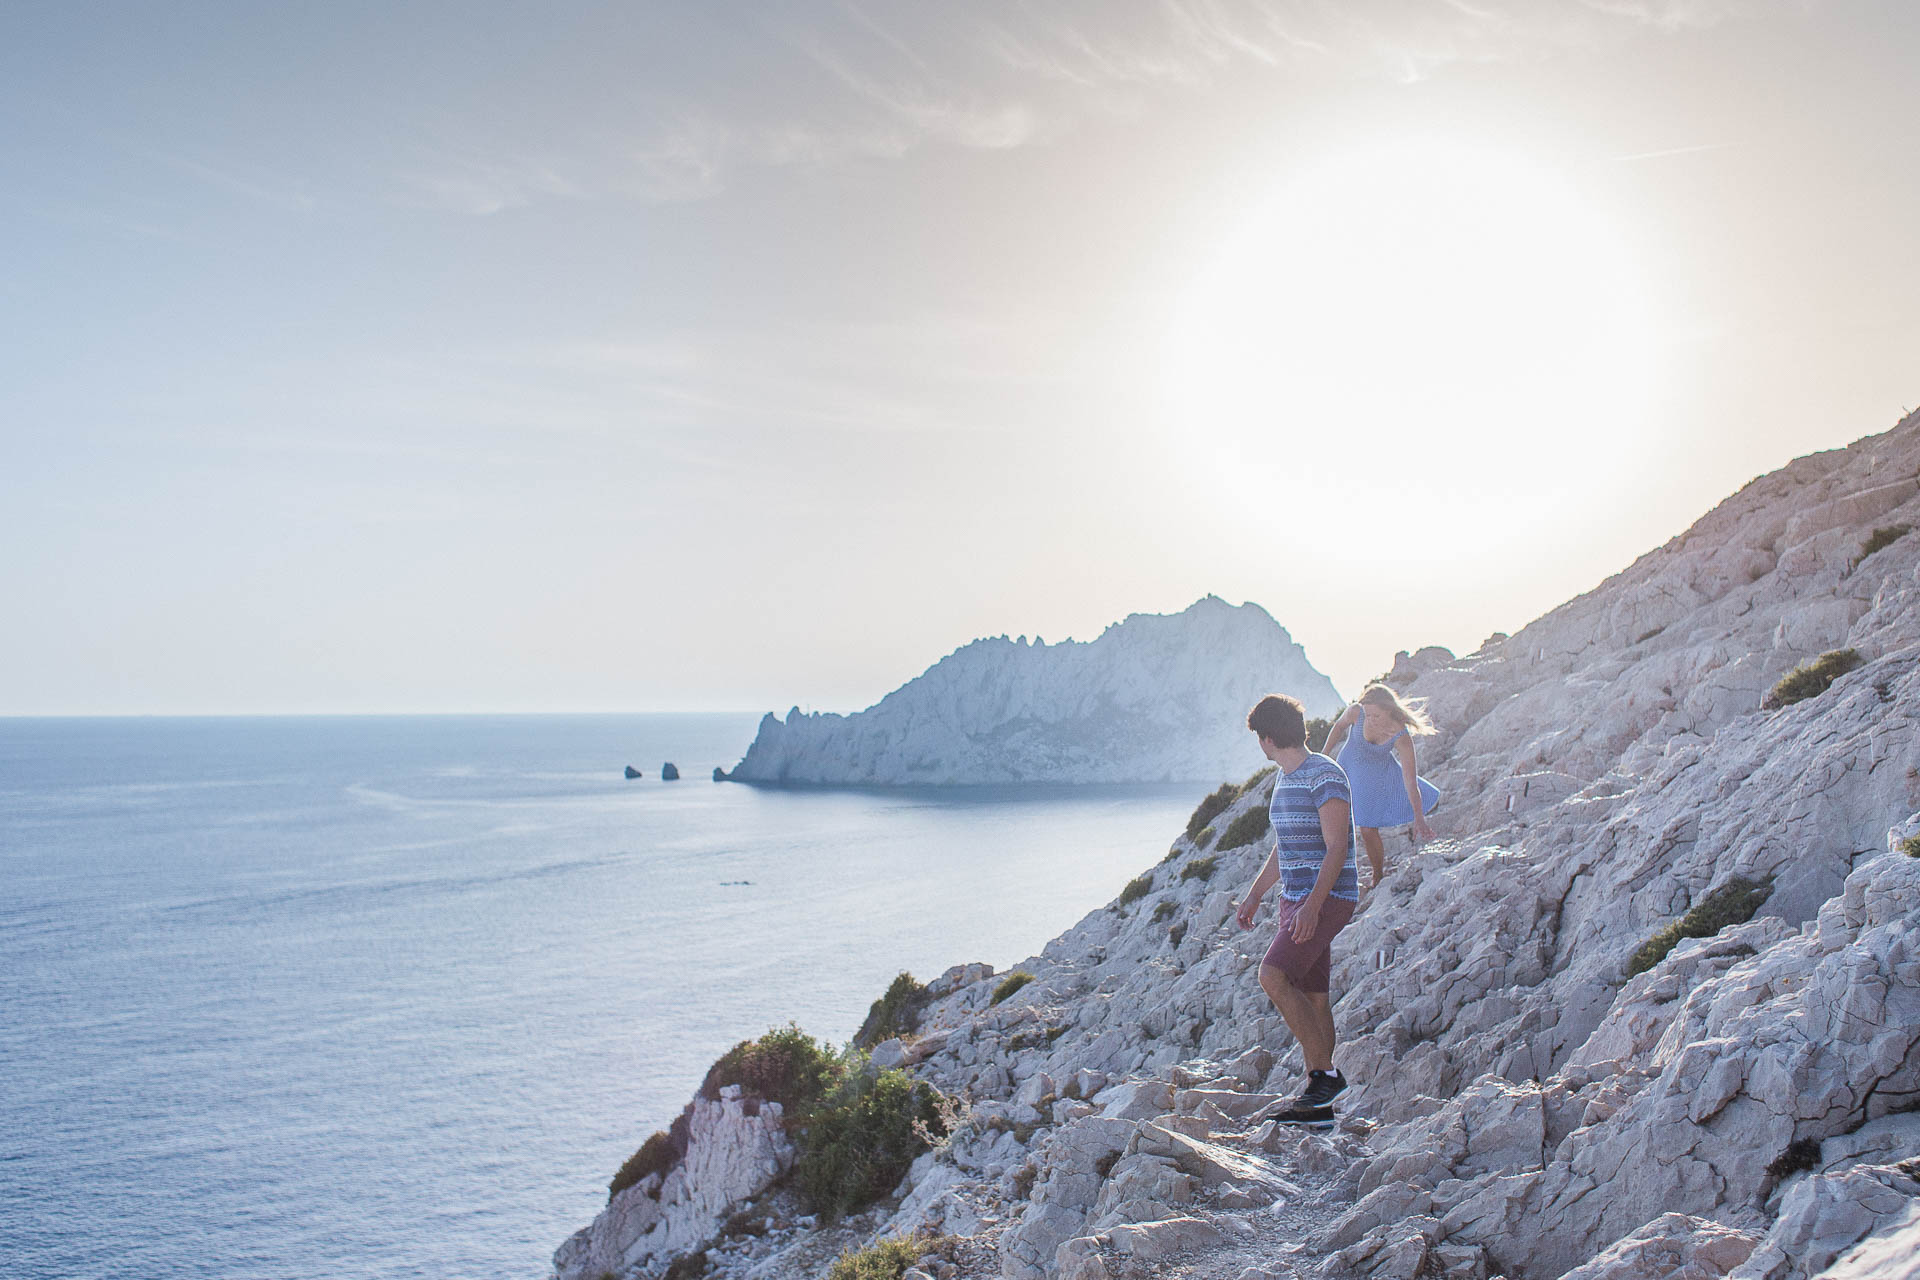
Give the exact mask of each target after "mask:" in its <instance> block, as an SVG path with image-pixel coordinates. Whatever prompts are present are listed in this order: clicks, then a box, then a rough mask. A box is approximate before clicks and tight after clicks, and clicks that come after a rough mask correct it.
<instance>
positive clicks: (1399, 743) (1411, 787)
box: [1393, 734, 1433, 840]
mask: <svg viewBox="0 0 1920 1280" xmlns="http://www.w3.org/2000/svg"><path fill="white" fill-rule="evenodd" d="M1393 754H1395V755H1396V756H1399V757H1400V776H1401V780H1402V781H1403V782H1405V783H1406V784H1407V799H1409V800H1411V801H1412V802H1413V838H1414V839H1415V840H1431V839H1433V828H1432V827H1430V826H1428V825H1427V814H1426V808H1427V807H1426V805H1424V804H1422V803H1421V801H1420V775H1419V774H1418V773H1416V772H1415V771H1414V767H1413V735H1412V734H1402V735H1401V736H1400V737H1399V738H1397V739H1395V740H1394V744H1393Z"/></svg>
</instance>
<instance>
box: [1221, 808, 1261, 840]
mask: <svg viewBox="0 0 1920 1280" xmlns="http://www.w3.org/2000/svg"><path fill="white" fill-rule="evenodd" d="M1268 827H1269V824H1268V822H1267V811H1266V810H1265V809H1263V808H1261V807H1260V806H1259V805H1255V806H1253V808H1251V809H1249V810H1247V811H1246V812H1245V813H1243V814H1241V815H1240V816H1239V817H1237V818H1235V819H1234V820H1233V821H1232V822H1231V823H1229V824H1228V825H1227V832H1226V834H1225V835H1223V836H1221V837H1220V847H1221V848H1222V849H1238V848H1239V847H1240V846H1241V845H1246V844H1252V843H1253V842H1254V841H1256V840H1260V839H1263V838H1265V836H1266V834H1267V830H1268Z"/></svg>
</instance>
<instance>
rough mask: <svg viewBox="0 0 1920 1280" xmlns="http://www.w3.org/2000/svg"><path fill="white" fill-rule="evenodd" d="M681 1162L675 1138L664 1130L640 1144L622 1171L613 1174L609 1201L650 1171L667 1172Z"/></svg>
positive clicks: (611, 1201) (608, 1187)
mask: <svg viewBox="0 0 1920 1280" xmlns="http://www.w3.org/2000/svg"><path fill="white" fill-rule="evenodd" d="M679 1163H680V1153H679V1152H678V1151H676V1150H674V1146H673V1139H672V1138H671V1137H669V1136H668V1135H667V1133H666V1132H665V1131H664V1130H662V1131H661V1132H659V1133H656V1134H654V1135H653V1136H652V1137H651V1138H648V1139H647V1140H646V1141H645V1142H643V1143H641V1144H640V1149H639V1150H638V1151H636V1152H634V1153H633V1154H632V1155H630V1156H628V1157H627V1162H626V1163H625V1164H623V1165H621V1166H620V1171H619V1172H618V1173H616V1174H614V1175H613V1181H612V1182H609V1183H608V1184H607V1203H609V1204H611V1203H613V1198H614V1197H615V1196H617V1195H619V1194H620V1193H621V1192H622V1191H625V1190H626V1189H627V1188H628V1187H630V1186H632V1185H633V1184H634V1183H636V1182H639V1181H640V1180H641V1179H642V1178H645V1177H646V1176H647V1175H648V1174H650V1173H662V1174H663V1173H666V1172H667V1171H668V1170H670V1169H672V1168H673V1166H675V1165H677V1164H679Z"/></svg>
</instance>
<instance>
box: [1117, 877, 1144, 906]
mask: <svg viewBox="0 0 1920 1280" xmlns="http://www.w3.org/2000/svg"><path fill="white" fill-rule="evenodd" d="M1152 892H1153V875H1152V873H1151V872H1149V873H1148V874H1146V875H1144V876H1135V877H1134V878H1133V879H1131V880H1129V881H1127V887H1126V888H1124V889H1122V890H1121V891H1120V902H1119V904H1118V905H1120V906H1121V907H1123V908H1124V907H1130V906H1132V905H1133V904H1134V903H1136V902H1138V901H1140V899H1142V898H1144V897H1146V896H1147V895H1148V894H1149V893H1152Z"/></svg>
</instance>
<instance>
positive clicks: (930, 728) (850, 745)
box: [726, 596, 1343, 786]
mask: <svg viewBox="0 0 1920 1280" xmlns="http://www.w3.org/2000/svg"><path fill="white" fill-rule="evenodd" d="M1268 693H1286V694H1291V695H1292V696H1294V697H1296V698H1298V699H1300V701H1301V702H1302V703H1303V704H1304V705H1305V707H1306V710H1307V714H1308V715H1309V716H1331V715H1335V714H1338V712H1339V710H1340V708H1341V706H1342V705H1343V703H1342V700H1341V698H1340V695H1339V694H1338V693H1337V692H1336V691H1335V690H1334V687H1333V684H1332V682H1331V681H1329V680H1328V679H1327V677H1326V676H1324V675H1322V674H1321V673H1320V672H1319V671H1317V670H1315V669H1314V667H1313V664H1312V663H1310V662H1308V661H1307V656H1306V652H1305V651H1304V650H1303V649H1302V648H1301V647H1300V646H1299V645H1298V644H1296V643H1295V642H1294V639H1293V637H1292V636H1291V635H1289V634H1288V633H1287V629H1286V628H1285V627H1283V626H1281V625H1280V624H1279V623H1277V622H1275V621H1274V620H1273V618H1272V616H1271V615H1269V614H1268V613H1267V611H1266V610H1265V609H1262V608H1261V607H1260V606H1259V605H1257V604H1253V603H1251V602H1249V603H1247V604H1242V605H1237V606H1236V605H1231V604H1228V603H1227V602H1226V601H1225V600H1222V599H1220V598H1219V597H1218V596H1207V597H1205V598H1204V599H1201V600H1199V601H1197V602H1196V603H1194V604H1193V605H1191V606H1189V607H1188V608H1186V609H1185V610H1183V611H1181V612H1180V613H1177V614H1151V613H1136V614H1132V615H1130V616H1128V617H1127V618H1126V619H1125V620H1124V621H1122V622H1117V623H1114V624H1112V625H1111V626H1109V627H1108V628H1107V629H1106V630H1105V631H1104V632H1102V633H1101V634H1100V636H1099V638H1098V639H1095V640H1091V641H1073V640H1068V641H1064V642H1062V643H1059V644H1053V645H1049V644H1047V643H1046V642H1045V641H1044V640H1039V639H1036V640H1034V641H1032V642H1029V641H1028V640H1027V639H1026V637H1024V636H1022V637H1021V638H1020V639H1018V640H1010V639H1008V638H1006V637H1005V636H1000V637H998V638H995V639H986V640H975V641H974V642H973V643H971V644H968V645H965V646H963V647H961V648H960V649H957V650H955V651H954V652H953V653H951V654H948V655H947V656H946V657H944V658H942V659H941V660H940V661H939V662H936V663H935V664H934V665H933V666H932V667H930V668H928V669H927V671H926V672H925V673H924V674H922V675H920V676H917V677H916V678H914V679H912V680H909V681H908V682H907V683H906V684H904V685H902V686H901V687H900V688H898V689H896V690H894V691H893V692H892V693H890V694H888V695H887V696H886V697H885V698H882V699H881V700H880V701H879V702H878V703H876V704H875V705H874V706H871V707H869V708H867V709H866V710H865V711H860V712H856V713H855V714H853V715H846V716H843V715H836V714H823V713H819V712H813V713H803V712H802V711H801V710H800V709H799V708H798V707H795V708H794V709H793V710H791V711H790V712H788V713H787V718H786V719H785V720H784V721H783V720H781V719H780V718H779V717H778V716H776V715H773V714H771V713H769V714H768V715H767V716H766V718H764V719H763V720H761V722H760V729H759V732H758V734H757V735H756V736H755V738H754V740H753V745H752V746H750V747H749V748H748V749H747V754H746V756H745V758H744V759H742V760H741V761H740V763H739V765H738V766H736V767H735V768H734V769H733V770H731V771H730V772H729V773H727V775H726V776H727V778H728V779H729V780H732V781H739V782H760V783H810V784H825V785H847V786H910V785H961V784H981V783H1008V782H1047V783H1092V782H1208V783H1212V782H1215V781H1218V780H1219V779H1220V778H1223V777H1230V776H1235V775H1238V774H1242V773H1245V772H1248V771H1249V770H1251V769H1252V768H1253V766H1255V765H1258V764H1259V763H1260V760H1259V757H1258V753H1257V752H1255V751H1254V750H1253V747H1252V745H1251V742H1250V739H1249V738H1248V735H1247V730H1246V713H1247V709H1248V708H1249V707H1250V706H1252V705H1253V703H1254V702H1255V701H1257V700H1258V699H1259V698H1260V697H1261V696H1262V695H1264V694H1268Z"/></svg>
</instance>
